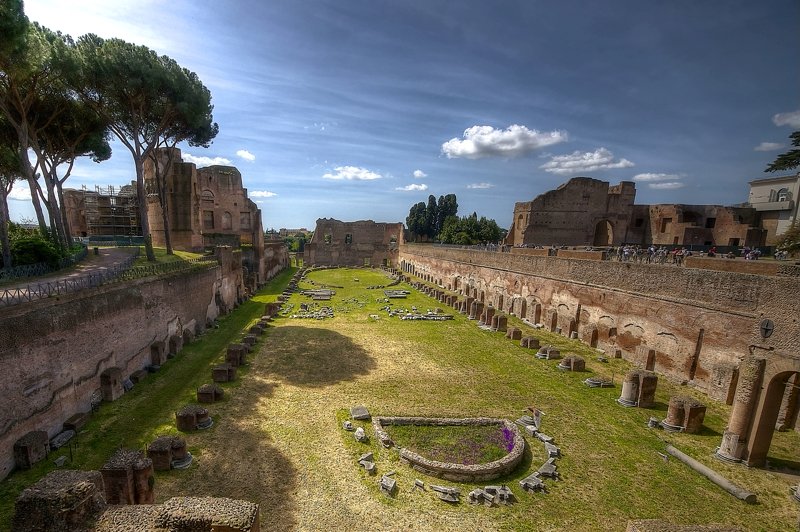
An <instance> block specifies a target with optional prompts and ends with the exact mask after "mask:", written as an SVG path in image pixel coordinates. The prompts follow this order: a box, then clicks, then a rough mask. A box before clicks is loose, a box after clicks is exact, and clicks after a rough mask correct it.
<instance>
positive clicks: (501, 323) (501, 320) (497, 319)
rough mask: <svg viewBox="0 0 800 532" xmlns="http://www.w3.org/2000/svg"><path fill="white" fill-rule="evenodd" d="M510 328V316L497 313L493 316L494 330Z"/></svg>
mask: <svg viewBox="0 0 800 532" xmlns="http://www.w3.org/2000/svg"><path fill="white" fill-rule="evenodd" d="M507 329H508V316H506V315H505V314H495V315H494V316H492V330H493V331H497V332H506V330H507Z"/></svg>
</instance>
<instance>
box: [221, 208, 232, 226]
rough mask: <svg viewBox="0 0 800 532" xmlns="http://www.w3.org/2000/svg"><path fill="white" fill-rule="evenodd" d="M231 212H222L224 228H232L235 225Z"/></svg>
mask: <svg viewBox="0 0 800 532" xmlns="http://www.w3.org/2000/svg"><path fill="white" fill-rule="evenodd" d="M232 219H233V218H232V217H231V213H229V212H228V211H225V212H223V213H222V228H223V229H231V228H232V227H233V223H232V221H231V220H232Z"/></svg>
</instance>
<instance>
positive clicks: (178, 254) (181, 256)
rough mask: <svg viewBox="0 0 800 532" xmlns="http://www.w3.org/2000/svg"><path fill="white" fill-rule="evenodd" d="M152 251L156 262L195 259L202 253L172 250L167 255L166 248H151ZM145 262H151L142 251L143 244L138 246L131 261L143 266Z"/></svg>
mask: <svg viewBox="0 0 800 532" xmlns="http://www.w3.org/2000/svg"><path fill="white" fill-rule="evenodd" d="M153 253H155V256H156V262H157V263H159V264H160V263H164V262H178V261H183V260H188V259H196V258H198V257H202V256H203V254H202V253H192V252H191V251H179V250H177V249H176V250H174V251H173V252H172V255H167V250H166V248H153ZM147 264H152V263H151V262H148V261H147V253H145V251H144V246H139V257H138V258H137V259H136V261H135V262H134V263H133V265H134V266H145V265H147Z"/></svg>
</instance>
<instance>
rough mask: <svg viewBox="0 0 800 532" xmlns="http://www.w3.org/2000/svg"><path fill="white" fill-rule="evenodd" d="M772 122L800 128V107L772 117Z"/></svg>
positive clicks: (777, 124)
mask: <svg viewBox="0 0 800 532" xmlns="http://www.w3.org/2000/svg"><path fill="white" fill-rule="evenodd" d="M772 122H773V123H774V124H775V125H776V126H791V127H793V128H795V129H797V128H800V109H798V110H797V111H791V112H788V113H778V114H776V115H775V116H773V117H772Z"/></svg>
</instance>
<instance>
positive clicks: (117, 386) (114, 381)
mask: <svg viewBox="0 0 800 532" xmlns="http://www.w3.org/2000/svg"><path fill="white" fill-rule="evenodd" d="M122 381H123V378H122V370H121V369H120V368H116V367H114V368H108V369H106V370H104V371H103V372H102V373H101V374H100V391H101V393H102V394H103V401H116V400H117V399H119V398H120V397H122V394H123V393H125V389H124V388H123V387H122Z"/></svg>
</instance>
